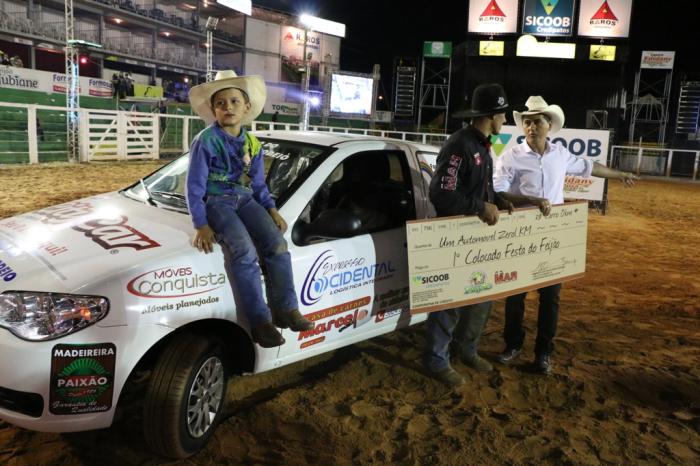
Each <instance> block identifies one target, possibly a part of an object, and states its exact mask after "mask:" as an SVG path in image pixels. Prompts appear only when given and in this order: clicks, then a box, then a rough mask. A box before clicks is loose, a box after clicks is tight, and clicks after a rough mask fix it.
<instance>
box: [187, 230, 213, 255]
mask: <svg viewBox="0 0 700 466" xmlns="http://www.w3.org/2000/svg"><path fill="white" fill-rule="evenodd" d="M215 241H216V239H215V238H214V230H212V229H211V227H210V226H209V225H204V226H203V227H199V228H197V233H195V235H194V240H192V246H194V247H195V248H197V249H199V250H200V251H202V252H204V253H205V254H209V253H210V252H214V242H215Z"/></svg>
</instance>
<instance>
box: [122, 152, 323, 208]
mask: <svg viewBox="0 0 700 466" xmlns="http://www.w3.org/2000/svg"><path fill="white" fill-rule="evenodd" d="M260 142H261V143H262V147H263V152H264V153H265V159H264V163H265V177H266V178H265V179H266V181H267V186H268V188H269V189H270V195H271V196H272V198H273V199H274V200H275V203H276V205H277V207H281V206H282V205H283V204H284V203H285V202H286V200H287V199H289V197H290V196H291V195H292V194H293V193H294V191H296V189H297V188H298V187H299V185H300V184H301V183H303V181H304V180H305V179H306V178H308V176H309V175H310V174H311V172H313V170H314V169H315V168H316V167H317V166H318V165H319V164H320V163H321V161H323V160H324V159H325V158H326V157H327V156H328V154H330V153H331V152H332V151H333V150H334V149H333V148H331V147H325V146H317V145H313V144H308V143H303V142H295V141H284V140H276V139H267V138H260ZM188 164H189V154H185V155H183V156H182V157H180V158H178V159H177V160H174V161H173V162H171V163H169V164H168V165H166V166H164V167H163V168H161V169H159V170H158V171H156V172H154V173H151V174H150V175H148V176H146V177H145V178H143V180H142V181H143V183H142V182H141V181H139V182H137V183H135V184H134V185H132V186H130V187H129V188H127V189H126V190H124V193H125V194H126V195H128V196H130V197H136V198H139V199H141V200H143V201H148V199H149V197H150V199H151V200H150V201H148V202H150V203H151V204H155V205H158V206H162V207H164V208H171V209H176V210H184V211H186V210H187V202H186V199H185V183H186V177H187V167H188Z"/></svg>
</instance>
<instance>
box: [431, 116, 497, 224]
mask: <svg viewBox="0 0 700 466" xmlns="http://www.w3.org/2000/svg"><path fill="white" fill-rule="evenodd" d="M490 148H491V143H490V141H489V140H488V138H486V137H484V135H483V134H481V132H480V131H479V130H477V129H475V128H473V127H472V126H467V127H466V128H462V129H461V130H459V131H457V132H455V133H453V134H452V135H451V136H450V137H449V138H448V139H447V141H445V144H444V145H443V146H442V149H440V154H439V155H438V158H437V167H436V168H435V174H434V175H433V178H432V180H431V182H430V201H431V202H432V203H433V205H434V206H435V211H436V212H437V214H438V215H439V216H440V217H447V216H450V215H478V214H480V213H481V212H483V210H484V202H491V203H493V202H495V199H496V195H495V193H494V191H493V161H492V159H491V153H490Z"/></svg>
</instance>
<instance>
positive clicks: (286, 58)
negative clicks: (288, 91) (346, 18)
mask: <svg viewBox="0 0 700 466" xmlns="http://www.w3.org/2000/svg"><path fill="white" fill-rule="evenodd" d="M321 36H322V34H319V33H318V32H313V31H308V32H307V34H306V59H307V60H309V64H310V66H311V74H312V75H316V76H318V67H319V62H320V61H321ZM280 41H281V43H280V55H281V57H282V81H286V82H301V72H300V71H299V70H300V69H302V68H303V67H304V30H303V29H299V28H295V27H292V26H282V29H281V34H280Z"/></svg>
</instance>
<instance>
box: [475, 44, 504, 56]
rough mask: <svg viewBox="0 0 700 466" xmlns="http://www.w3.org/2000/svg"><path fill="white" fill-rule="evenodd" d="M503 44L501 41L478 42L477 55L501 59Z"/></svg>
mask: <svg viewBox="0 0 700 466" xmlns="http://www.w3.org/2000/svg"><path fill="white" fill-rule="evenodd" d="M504 50H505V42H504V41H502V40H480V41H479V55H481V56H482V57H502V56H503V51H504Z"/></svg>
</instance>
